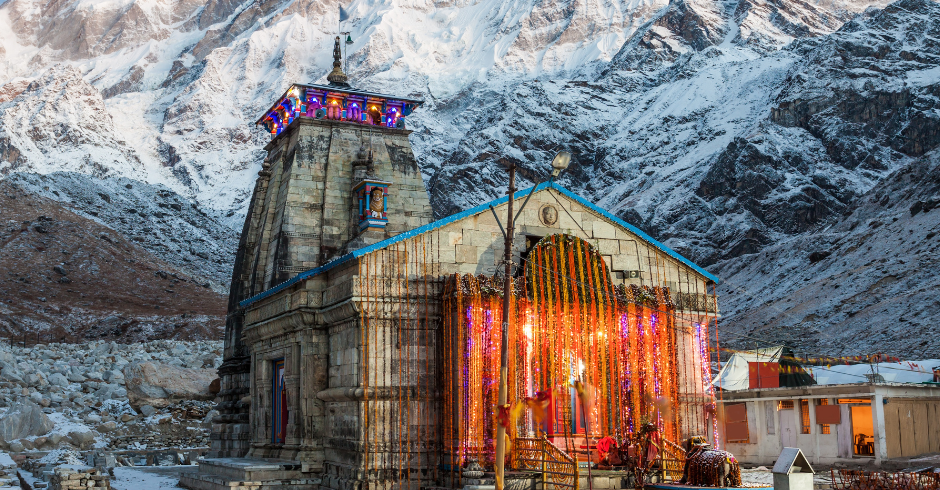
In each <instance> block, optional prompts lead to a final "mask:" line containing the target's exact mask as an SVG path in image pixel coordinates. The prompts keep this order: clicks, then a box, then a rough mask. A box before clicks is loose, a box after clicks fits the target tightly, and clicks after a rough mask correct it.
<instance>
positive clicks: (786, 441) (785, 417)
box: [780, 408, 796, 447]
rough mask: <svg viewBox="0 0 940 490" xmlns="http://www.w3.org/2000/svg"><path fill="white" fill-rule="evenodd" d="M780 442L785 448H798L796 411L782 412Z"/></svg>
mask: <svg viewBox="0 0 940 490" xmlns="http://www.w3.org/2000/svg"><path fill="white" fill-rule="evenodd" d="M780 442H782V443H783V447H796V410H795V409H792V408H791V409H787V410H780Z"/></svg>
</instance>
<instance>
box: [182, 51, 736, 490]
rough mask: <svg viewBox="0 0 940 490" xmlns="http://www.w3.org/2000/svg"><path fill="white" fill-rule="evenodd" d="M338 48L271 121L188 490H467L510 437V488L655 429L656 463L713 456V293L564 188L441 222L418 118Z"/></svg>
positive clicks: (540, 189)
mask: <svg viewBox="0 0 940 490" xmlns="http://www.w3.org/2000/svg"><path fill="white" fill-rule="evenodd" d="M338 43H339V38H337V44H336V48H335V50H334V58H335V60H336V61H335V63H334V69H333V72H332V73H330V74H329V76H328V80H329V84H328V85H293V86H291V87H290V88H289V89H288V90H287V91H286V93H285V94H284V95H283V96H282V97H281V99H280V100H278V101H277V102H276V103H275V104H274V105H273V106H272V107H271V109H269V110H268V111H267V112H266V113H265V114H264V115H263V116H262V117H261V119H260V120H259V121H258V122H259V124H261V125H264V127H266V128H267V130H268V131H270V133H271V135H272V140H271V142H270V143H269V144H268V145H267V146H266V147H265V150H266V151H267V152H268V156H267V158H265V160H264V164H263V168H262V170H261V171H260V172H259V174H258V180H257V182H256V184H255V188H254V193H253V196H252V198H251V201H250V207H249V209H248V213H247V217H246V219H245V224H244V228H243V230H242V235H241V241H240V243H239V249H238V253H237V257H236V263H235V267H234V271H233V273H232V282H231V292H230V299H229V308H228V316H227V323H226V333H225V353H224V363H223V365H222V366H221V367H220V369H219V372H220V376H221V377H222V391H221V394H220V396H221V397H222V402H221V404H220V406H219V411H220V412H221V415H219V416H218V417H217V418H216V419H215V420H214V422H213V432H212V448H211V452H210V454H209V457H208V458H207V459H206V460H204V461H203V462H202V463H201V464H200V469H199V472H198V473H197V474H192V475H190V476H185V477H183V479H182V480H181V483H182V484H183V485H184V486H187V487H189V488H194V489H199V490H210V489H220V488H234V487H251V488H260V487H278V488H305V489H316V488H324V489H326V488H329V489H335V490H354V489H355V490H365V489H373V488H402V487H408V488H412V487H413V488H415V489H418V488H421V487H448V488H455V487H462V486H463V485H464V484H467V483H468V480H467V477H466V475H464V474H462V469H464V468H465V467H466V466H467V465H468V464H469V463H471V462H477V463H479V464H481V465H482V466H483V467H484V469H485V470H488V469H492V467H493V464H494V450H493V448H494V437H495V431H496V426H497V424H498V423H503V424H506V425H507V426H508V427H509V429H508V434H509V435H510V438H511V442H512V444H511V448H512V450H511V451H510V454H509V455H510V458H509V460H508V467H507V468H508V470H507V471H509V470H512V471H517V470H519V471H524V470H526V469H527V468H528V469H531V465H532V463H531V459H532V457H531V455H532V454H535V453H533V451H535V452H536V453H538V454H542V455H551V456H552V457H553V458H554V460H556V462H557V463H558V465H560V466H557V467H558V468H562V469H563V468H566V466H565V464H568V465H569V466H567V468H569V469H570V470H571V471H572V474H576V473H577V471H578V469H577V468H578V465H577V461H578V460H584V459H587V458H588V457H591V456H590V455H589V454H588V453H586V452H585V448H588V449H590V448H591V447H593V446H592V445H591V444H593V443H594V442H596V441H597V440H599V439H601V438H603V437H607V436H609V437H612V438H614V439H616V440H617V441H625V440H628V439H629V438H630V437H631V435H632V434H634V433H635V432H636V431H637V430H638V428H639V427H640V426H641V425H643V426H655V427H656V430H658V431H659V433H660V434H662V436H663V440H664V442H663V448H664V449H663V454H672V452H671V451H673V449H675V450H676V451H677V450H678V449H677V448H678V446H676V443H678V442H679V441H680V440H682V439H684V438H686V437H689V436H691V435H699V434H704V435H708V437H717V436H713V434H718V432H717V421H716V420H715V417H714V415H713V414H714V413H715V400H714V396H713V392H712V390H711V387H710V384H709V380H710V376H709V366H708V358H709V355H710V354H709V341H708V339H709V330H710V329H713V328H714V324H715V319H716V316H717V305H716V302H715V297H714V285H715V284H716V283H717V278H715V277H714V276H712V275H710V274H709V273H707V272H706V271H704V270H703V269H702V268H700V267H698V266H696V265H695V264H693V263H692V262H690V261H689V260H687V259H685V258H684V257H682V256H680V255H679V254H677V253H676V252H674V251H672V250H670V249H669V248H668V247H666V246H665V245H663V244H661V243H659V242H657V241H656V240H654V239H653V238H651V237H649V236H648V235H646V234H645V233H643V232H642V231H640V230H638V229H637V228H635V227H633V226H631V225H630V224H628V223H626V222H624V221H622V220H620V219H618V218H616V217H615V216H613V215H612V214H610V213H608V212H606V211H604V210H602V209H600V208H598V207H597V206H595V205H593V204H592V203H590V202H587V201H586V200H584V199H583V198H581V197H579V196H578V195H576V194H574V193H573V192H571V191H568V190H567V189H565V188H563V187H561V186H559V185H558V184H556V183H554V182H553V181H550V182H547V183H543V184H540V185H538V186H537V187H535V188H533V189H528V190H522V191H519V192H515V193H514V194H513V195H512V196H508V195H507V196H505V197H502V198H500V199H497V200H495V201H493V202H490V203H483V204H481V205H480V206H478V207H475V208H472V209H468V210H466V211H464V212H461V213H458V214H456V215H452V216H449V217H446V218H443V219H440V220H436V221H435V220H433V214H432V209H431V205H430V202H429V199H428V194H427V191H426V189H425V187H424V183H423V180H422V176H421V172H420V168H419V166H418V163H417V161H416V159H415V156H414V154H413V152H412V149H411V145H410V143H409V139H408V138H409V135H410V131H409V130H408V129H407V126H406V121H407V120H408V117H409V116H410V115H411V114H412V112H413V111H415V110H420V106H421V105H422V101H421V100H417V99H412V98H407V97H400V96H393V95H383V94H379V93H372V92H366V91H361V90H356V89H354V88H353V87H351V86H350V85H349V83H348V81H347V77H346V75H345V74H344V73H343V72H342V70H341V69H340V66H341V63H340V58H339V44H338ZM545 165H546V167H547V166H548V162H546V163H545ZM510 198H511V199H513V200H514V201H513V202H514V207H515V209H516V210H519V209H520V207H521V206H523V203H524V202H525V203H526V204H525V207H524V208H523V210H522V211H521V213H520V214H519V216H518V218H517V220H516V222H515V235H514V237H515V239H514V241H513V244H512V253H513V257H514V262H515V267H514V272H513V274H514V278H513V292H512V294H511V303H510V304H511V311H509V312H508V313H509V314H508V316H509V322H510V326H509V329H508V332H507V342H508V343H509V348H510V352H509V360H508V362H509V403H510V405H513V406H517V407H520V406H523V404H524V403H526V402H529V403H538V404H539V406H540V407H541V409H539V410H522V411H521V414H519V411H516V410H513V412H514V413H516V414H519V415H517V416H514V417H513V418H512V419H511V420H508V421H506V420H503V419H501V415H500V413H501V412H500V411H499V410H498V409H497V406H496V405H497V400H496V385H497V383H496V380H497V379H498V369H499V359H500V357H499V356H500V354H499V345H500V341H501V339H500V336H501V335H502V334H501V330H500V328H499V326H500V325H501V321H502V320H501V319H502V314H503V312H502V304H503V298H502V294H503V293H502V278H501V277H494V276H493V275H494V274H496V273H497V271H498V270H502V267H501V266H500V263H501V258H502V256H503V252H504V239H503V231H502V224H504V223H505V222H506V218H505V217H506V216H507V205H508V201H509V199H510ZM496 216H499V217H500V218H499V220H501V222H502V223H500V222H499V221H498V220H497V218H496ZM575 381H581V382H583V383H584V386H587V387H588V388H587V389H589V390H590V391H591V393H592V398H593V399H594V402H593V403H592V404H586V403H583V402H579V398H578V397H576V396H575V390H574V386H575V384H574V383H575ZM534 400H537V402H533V401H534ZM500 420H503V421H502V422H500ZM595 456H596V455H595ZM664 461H665V459H664ZM564 473H565V471H564V470H559V472H558V473H557V474H555V475H554V476H552V477H551V478H553V479H555V483H556V486H559V485H561V486H563V485H564V484H563V482H562V481H561V479H564V478H567V477H566V476H565V475H564ZM574 478H575V479H577V476H575V477H574Z"/></svg>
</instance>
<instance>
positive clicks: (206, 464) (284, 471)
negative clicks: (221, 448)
mask: <svg viewBox="0 0 940 490" xmlns="http://www.w3.org/2000/svg"><path fill="white" fill-rule="evenodd" d="M301 470H302V465H301V463H300V462H299V461H289V460H267V459H254V458H212V459H203V460H202V461H200V462H199V475H210V476H215V477H218V478H221V479H223V480H228V481H245V482H258V481H268V480H297V479H304V478H305V477H307V476H310V475H304V473H303V471H301Z"/></svg>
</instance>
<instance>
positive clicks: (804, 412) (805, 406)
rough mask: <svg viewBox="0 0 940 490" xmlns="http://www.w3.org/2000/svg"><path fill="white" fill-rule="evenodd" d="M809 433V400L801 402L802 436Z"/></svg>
mask: <svg viewBox="0 0 940 490" xmlns="http://www.w3.org/2000/svg"><path fill="white" fill-rule="evenodd" d="M809 433H810V423H809V400H800V434H809Z"/></svg>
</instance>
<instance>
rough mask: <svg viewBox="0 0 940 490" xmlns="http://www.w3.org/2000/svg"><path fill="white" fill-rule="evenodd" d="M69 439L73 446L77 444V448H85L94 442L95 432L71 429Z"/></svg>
mask: <svg viewBox="0 0 940 490" xmlns="http://www.w3.org/2000/svg"><path fill="white" fill-rule="evenodd" d="M69 439H70V440H71V441H72V444H74V445H75V446H78V447H79V448H86V447H88V446H90V445H92V444H93V443H94V442H95V434H94V433H92V432H91V431H87V432H80V431H72V432H69Z"/></svg>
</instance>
